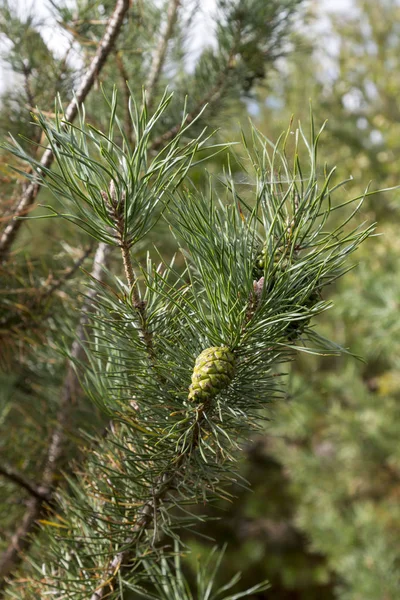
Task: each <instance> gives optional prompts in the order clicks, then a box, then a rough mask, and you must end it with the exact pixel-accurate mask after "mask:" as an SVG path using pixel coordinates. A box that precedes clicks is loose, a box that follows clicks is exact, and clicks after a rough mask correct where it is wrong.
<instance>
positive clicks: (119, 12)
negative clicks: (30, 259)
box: [0, 0, 130, 261]
mask: <svg viewBox="0 0 400 600" xmlns="http://www.w3.org/2000/svg"><path fill="white" fill-rule="evenodd" d="M129 5H130V0H117V2H116V5H115V9H114V12H113V14H112V15H111V17H110V20H109V22H108V25H107V29H106V31H105V33H104V36H103V39H102V40H101V42H100V44H99V46H98V48H97V52H96V54H95V56H94V57H93V59H92V61H91V63H90V65H89V68H88V70H87V72H86V74H85V76H84V77H83V80H82V82H81V85H80V87H79V89H78V91H77V93H76V95H75V97H74V98H73V100H71V102H70V103H69V105H68V107H67V109H66V111H65V120H66V121H68V122H72V121H73V120H74V119H75V117H76V115H77V113H78V108H79V106H80V105H81V104H82V102H83V101H84V100H85V98H86V96H87V95H88V93H89V92H90V90H91V88H92V87H93V84H94V82H95V80H96V78H97V76H98V74H99V72H100V71H101V69H102V67H103V65H104V63H105V62H106V60H107V57H108V55H109V54H110V52H111V50H112V48H113V45H114V42H115V40H116V38H117V36H118V34H119V32H120V31H121V27H122V23H123V20H124V17H125V16H126V14H127V12H128V9H129ZM53 158H54V157H53V153H52V151H51V148H50V147H47V148H46V150H45V152H44V153H43V156H42V159H41V164H42V166H43V167H45V168H49V167H50V166H51V164H52V162H53ZM38 192H39V185H38V184H37V183H34V182H32V183H31V184H30V185H29V186H28V187H27V188H26V190H25V191H24V193H23V194H22V196H21V199H20V201H19V203H18V206H17V209H16V212H15V214H14V217H13V219H12V220H11V221H10V222H9V223H8V225H7V226H6V228H5V230H4V231H3V233H2V235H1V237H0V261H4V260H5V259H6V258H7V256H8V253H9V251H10V249H11V245H12V243H13V241H14V240H15V238H16V236H17V233H18V231H19V228H20V227H21V224H22V220H20V219H18V217H21V216H23V215H25V214H26V213H27V211H28V210H29V209H30V207H31V206H32V205H33V203H34V201H35V199H36V196H37V195H38Z"/></svg>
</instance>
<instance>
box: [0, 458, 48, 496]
mask: <svg viewBox="0 0 400 600" xmlns="http://www.w3.org/2000/svg"><path fill="white" fill-rule="evenodd" d="M0 475H2V476H3V477H5V478H6V479H8V480H9V481H12V482H13V483H15V484H17V485H19V486H20V487H22V488H23V489H24V490H26V491H27V492H29V494H30V495H31V496H33V497H34V498H36V499H38V500H41V501H42V500H43V501H44V500H46V499H47V494H46V492H45V490H43V489H42V488H41V486H39V485H36V483H33V482H32V481H29V480H28V479H27V478H26V477H25V476H24V475H22V474H21V473H20V472H19V471H17V470H16V469H14V467H11V466H9V465H0Z"/></svg>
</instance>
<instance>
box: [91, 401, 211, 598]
mask: <svg viewBox="0 0 400 600" xmlns="http://www.w3.org/2000/svg"><path fill="white" fill-rule="evenodd" d="M211 408H212V403H211V399H208V400H206V401H205V402H204V403H202V404H200V405H199V406H197V407H196V417H195V420H194V423H193V424H192V429H193V432H192V435H191V439H190V441H189V443H188V444H185V445H184V446H182V447H181V452H180V453H179V454H178V455H177V460H176V461H175V465H174V471H173V473H172V474H171V472H165V473H164V474H163V475H161V476H160V477H159V478H158V480H157V482H156V484H155V486H154V488H153V490H152V492H151V500H149V501H147V502H146V503H145V504H144V505H143V506H142V508H141V509H140V510H139V511H138V518H137V522H136V524H135V526H134V527H133V528H132V535H131V536H130V537H129V538H127V539H126V540H125V543H124V544H123V546H127V549H126V550H124V551H122V552H118V553H117V554H115V556H114V557H113V558H112V560H111V563H110V565H109V567H108V568H107V570H106V574H105V576H104V578H103V580H102V581H101V583H100V584H99V585H98V586H97V589H96V591H95V592H94V593H93V594H92V596H91V597H90V600H102V598H106V596H107V594H108V593H109V592H110V591H111V590H113V588H114V587H115V584H116V583H117V582H118V579H119V576H120V571H121V569H122V568H123V566H124V563H127V562H129V559H130V557H131V555H132V549H131V546H132V545H133V543H134V542H135V534H136V539H139V538H140V536H141V535H142V533H144V531H145V530H146V529H148V528H150V527H152V526H153V525H154V521H155V520H156V519H157V516H158V510H159V504H160V502H161V501H162V500H164V499H165V498H166V496H167V495H168V493H169V492H171V491H173V490H174V488H175V485H176V481H177V479H178V478H179V475H183V474H184V469H185V467H186V463H187V462H188V461H190V459H191V458H192V457H193V454H194V452H195V451H196V449H197V448H198V445H199V438H200V432H201V428H202V425H203V424H204V423H205V421H206V419H207V413H208V412H209V410H210V409H211Z"/></svg>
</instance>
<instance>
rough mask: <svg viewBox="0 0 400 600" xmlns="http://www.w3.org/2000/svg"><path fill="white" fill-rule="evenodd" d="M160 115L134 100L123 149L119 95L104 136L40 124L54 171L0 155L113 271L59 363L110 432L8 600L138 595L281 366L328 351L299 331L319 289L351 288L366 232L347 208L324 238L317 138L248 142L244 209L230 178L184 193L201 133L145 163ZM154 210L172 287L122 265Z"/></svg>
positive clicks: (146, 270)
mask: <svg viewBox="0 0 400 600" xmlns="http://www.w3.org/2000/svg"><path fill="white" fill-rule="evenodd" d="M171 100H172V97H171V96H167V95H165V96H164V97H163V98H162V100H161V102H160V104H159V106H158V107H157V108H156V109H155V112H154V114H151V113H148V110H147V106H146V103H145V96H144V100H143V103H142V105H141V106H139V105H138V104H136V103H135V102H134V101H133V100H132V105H131V114H132V121H133V131H134V133H135V138H136V144H135V146H134V147H133V148H132V147H131V146H130V144H129V140H128V139H127V138H126V135H125V131H124V126H123V123H122V122H121V121H120V120H119V119H118V117H117V96H116V94H114V96H113V98H112V100H111V101H110V102H109V110H110V115H111V116H110V123H109V126H108V128H107V132H104V131H101V130H98V129H97V128H95V127H93V126H91V125H89V124H86V122H85V117H84V113H83V112H82V114H81V119H80V122H79V124H78V125H71V124H69V123H68V122H67V121H66V120H65V119H64V118H62V113H58V115H57V116H56V120H55V122H52V121H49V120H48V119H47V118H46V117H44V116H43V115H41V114H39V115H38V117H37V121H38V124H39V126H40V128H41V130H42V131H43V132H44V135H45V137H46V140H47V141H48V143H49V144H50V146H51V148H52V152H53V154H54V158H55V161H56V164H57V167H58V168H57V170H50V169H45V168H44V167H43V164H42V163H41V162H40V161H39V160H38V159H36V158H35V157H32V156H30V155H29V154H27V153H26V151H25V149H24V148H23V147H22V146H21V145H19V144H18V142H17V141H15V140H14V143H13V145H11V146H8V149H9V150H10V151H11V152H13V153H14V154H15V155H16V156H17V158H18V159H19V160H25V161H28V162H29V163H30V165H31V167H32V174H31V175H30V178H31V180H32V182H38V181H40V182H41V183H42V184H43V185H45V186H46V187H47V188H48V189H49V190H50V191H51V192H52V193H53V194H54V195H55V197H56V198H57V199H58V201H60V202H61V203H62V204H63V206H64V208H63V211H62V213H61V212H59V211H57V210H56V209H54V208H53V207H49V210H50V211H51V212H52V213H53V214H54V213H55V214H57V215H58V214H59V215H62V216H64V218H66V219H67V220H69V221H70V222H72V223H74V224H75V225H76V226H78V227H80V228H81V229H83V230H84V231H86V232H90V233H91V235H92V236H93V237H94V238H95V239H97V240H98V241H99V242H100V243H102V244H107V245H110V246H116V247H118V248H119V249H120V253H121V261H122V263H123V267H124V273H125V281H121V280H120V279H119V278H114V279H112V281H111V285H107V286H106V287H104V286H103V285H100V284H99V282H97V281H96V280H95V279H93V281H92V286H93V287H94V288H95V289H97V292H96V294H95V296H94V305H95V308H94V313H93V314H89V315H87V319H88V331H90V335H88V336H87V338H86V340H84V343H83V347H84V351H85V354H86V359H87V360H86V361H81V360H79V359H78V358H77V357H76V356H74V355H73V354H72V355H70V359H71V360H72V361H73V363H74V364H75V368H76V369H77V371H78V373H79V376H80V379H81V381H82V384H83V386H84V389H85V391H86V393H87V395H88V396H89V397H90V398H91V399H92V401H93V402H94V403H95V404H97V405H98V406H99V407H100V408H101V410H102V411H103V412H104V413H105V414H106V415H107V416H108V418H109V419H110V423H109V425H108V426H107V429H106V431H105V433H104V435H103V436H102V438H100V439H97V440H96V443H95V444H94V445H93V447H92V448H91V449H90V450H89V451H88V452H87V456H86V460H85V462H84V463H83V464H82V465H81V467H80V468H79V470H75V471H74V474H73V475H71V476H69V477H68V478H67V479H66V483H65V485H64V486H62V487H61V488H60V489H59V492H58V494H57V496H56V499H55V501H56V502H57V511H56V513H55V514H54V516H53V517H52V521H50V522H47V523H46V522H45V525H46V524H47V527H44V529H43V531H42V533H41V535H40V537H39V538H37V540H36V548H35V551H36V553H38V555H39V557H40V560H39V561H38V560H35V556H34V554H33V555H32V556H31V559H30V561H31V564H32V567H33V568H34V569H35V570H36V576H35V574H33V575H32V577H31V579H30V581H29V584H27V581H26V579H24V586H23V589H20V590H18V586H16V591H15V592H14V595H15V597H20V598H26V597H30V596H38V595H39V596H40V595H43V594H44V593H45V592H51V593H52V594H53V595H56V596H57V595H58V596H59V597H63V596H65V595H67V597H70V598H77V599H78V598H88V597H90V598H92V599H93V600H95V599H97V600H98V599H100V598H105V597H114V598H117V597H120V596H121V595H122V594H123V593H124V591H127V590H133V591H134V590H135V589H137V586H143V585H144V584H143V578H146V576H147V577H148V573H146V572H144V573H143V570H142V569H143V566H144V567H145V568H146V564H147V563H146V562H145V563H143V560H144V559H145V558H146V560H147V561H148V560H150V561H151V562H150V564H152V561H156V560H157V558H158V557H159V555H160V552H164V553H165V555H166V558H165V559H164V560H167V561H168V553H169V552H170V550H169V548H170V547H171V540H172V539H175V540H176V541H177V542H178V543H179V536H178V535H177V534H176V533H175V531H176V527H177V525H180V526H185V527H193V526H194V525H195V523H196V515H195V513H194V512H193V511H191V509H190V506H191V505H193V504H195V503H197V502H199V501H203V502H212V501H213V500H214V499H217V498H224V497H226V496H227V494H228V495H229V486H230V484H231V483H232V481H235V480H236V479H237V473H236V469H235V455H236V453H237V451H238V450H240V448H241V445H242V444H243V442H244V441H245V440H246V439H248V436H249V435H250V433H251V432H252V431H257V430H258V429H259V427H260V418H261V422H262V418H263V410H264V407H265V405H266V404H267V403H268V402H270V400H271V399H272V398H273V397H274V396H275V395H276V394H277V393H278V390H279V387H278V384H277V377H276V375H277V371H276V369H277V368H278V366H279V365H280V363H286V362H287V361H289V360H290V359H291V358H292V357H293V355H294V353H295V351H296V350H297V349H298V348H299V347H300V348H301V345H302V344H304V348H305V349H306V348H307V346H306V340H308V344H310V346H309V347H308V351H312V352H316V353H318V352H324V353H326V352H333V353H335V351H336V346H335V345H334V344H331V343H329V342H327V341H326V340H325V339H324V338H322V337H320V336H318V335H317V334H316V332H315V331H314V330H313V329H312V328H310V327H309V322H310V319H311V318H312V317H314V316H316V315H318V314H319V313H321V312H324V311H325V310H326V309H327V308H329V303H327V302H325V301H324V300H323V299H322V297H321V291H322V289H323V288H324V287H325V286H327V285H329V284H330V283H332V282H333V281H335V280H336V279H337V278H338V277H340V276H341V275H342V274H343V273H345V272H346V270H347V269H348V265H347V264H346V263H347V257H348V255H349V254H351V253H352V252H353V251H355V250H356V249H357V248H358V246H359V244H360V243H361V242H362V241H363V240H364V239H365V238H366V237H368V236H369V235H370V233H371V231H372V228H371V227H367V228H360V226H358V225H357V226H356V227H355V228H354V229H352V228H351V227H350V228H349V227H347V224H348V223H349V221H350V220H351V219H352V215H353V214H354V212H356V211H357V206H356V208H355V211H351V212H350V214H348V210H347V209H348V207H349V204H351V203H352V202H355V201H357V200H359V198H355V199H354V200H350V201H345V202H342V203H341V206H342V208H343V209H344V212H345V215H344V220H343V222H342V223H341V224H340V225H339V226H338V225H335V227H334V229H333V231H332V232H329V220H330V216H331V210H332V202H331V198H332V196H333V195H335V193H336V194H337V192H338V190H340V187H341V186H340V184H335V183H334V182H333V181H332V178H333V174H334V171H331V172H329V173H328V172H325V174H324V175H322V177H321V175H320V170H319V168H318V163H317V148H318V142H319V137H320V135H321V132H318V133H314V130H313V128H312V129H311V139H310V140H308V139H307V137H306V136H305V135H304V134H303V132H302V130H301V129H299V130H298V131H297V132H296V135H295V146H294V148H291V149H289V148H288V149H287V146H288V145H289V142H288V138H290V135H289V134H290V131H288V132H287V134H286V135H285V136H284V137H282V138H281V139H280V141H279V142H278V143H277V144H276V145H271V143H270V142H269V141H268V140H266V139H265V138H263V137H262V136H261V134H260V133H259V132H257V131H256V130H253V131H252V136H251V138H250V139H249V140H246V139H244V148H245V150H246V153H247V163H248V167H247V171H246V170H245V167H244V166H242V168H241V169H242V176H243V177H244V176H246V177H247V178H248V185H251V186H252V188H253V192H252V195H251V196H252V197H251V198H250V200H248V199H247V198H246V197H245V196H244V195H243V193H241V192H240V191H239V190H238V188H237V185H236V184H235V180H234V179H233V178H232V176H231V175H230V174H229V170H228V171H227V173H226V178H225V181H224V188H225V194H224V196H221V195H220V194H219V193H218V191H217V189H216V188H215V185H214V183H213V180H212V179H211V180H210V181H209V185H208V189H206V190H202V189H201V187H199V186H195V185H194V184H193V183H189V182H186V184H185V177H186V174H187V172H188V169H189V168H190V166H191V164H192V163H193V161H194V160H196V162H198V161H199V160H204V159H202V158H201V155H202V152H203V148H204V150H206V151H207V153H210V152H213V151H214V152H215V151H219V150H220V148H219V147H218V146H217V147H214V146H213V145H209V143H208V138H207V137H204V134H203V133H202V134H200V136H198V137H197V138H195V139H194V140H191V141H188V142H184V139H185V136H186V131H187V127H190V126H191V125H189V126H186V125H185V122H186V115H184V117H183V121H182V123H183V126H182V127H181V129H180V131H179V132H178V133H177V134H176V136H175V137H174V138H173V139H172V140H171V141H170V142H169V143H168V144H167V145H166V146H165V147H164V148H163V149H162V150H161V151H160V152H158V153H157V154H155V155H154V156H151V155H149V150H148V148H149V146H151V144H149V140H150V138H151V135H152V132H153V129H155V127H156V124H157V121H158V120H159V119H161V118H162V115H163V112H164V111H166V110H167V109H168V106H169V103H170V102H171ZM60 110H61V109H60ZM290 151H291V152H292V153H293V156H294V159H293V161H292V160H290V159H289V158H287V154H286V152H290ZM303 153H305V154H306V156H307V162H308V166H306V164H305V162H304V157H303ZM246 173H247V174H246ZM182 185H183V187H182ZM335 208H336V209H337V208H338V207H335ZM160 212H161V213H162V214H163V215H164V218H166V219H167V220H168V222H169V224H170V227H171V229H172V232H173V233H174V235H175V236H176V238H177V240H178V243H179V246H180V248H181V250H180V252H182V253H183V256H184V257H185V264H186V266H185V269H184V270H183V271H179V270H177V269H176V268H175V267H174V264H173V263H172V264H168V263H166V262H165V261H164V260H163V259H162V257H160V264H159V265H156V264H154V263H153V261H151V259H150V258H148V260H147V263H146V264H145V265H141V264H140V263H138V264H137V263H136V261H133V259H132V254H134V249H135V246H136V245H137V244H139V243H140V242H141V241H142V239H143V238H144V237H145V236H146V235H147V233H148V232H149V230H150V229H151V228H152V226H153V225H154V223H155V222H156V221H157V219H158V218H159V217H160ZM335 214H336V211H335ZM46 521H47V520H46ZM44 557H47V558H46V559H45V564H46V566H45V567H42V565H43V560H44ZM150 568H151V567H150ZM156 573H157V571H154V570H153V578H154V576H155V577H156V579H157V575H156ZM264 587H265V585H264V584H261V586H260V588H257V587H256V588H254V589H253V591H256V589H263V588H264ZM172 592H173V589H172V588H171V593H172ZM169 597H171V596H169Z"/></svg>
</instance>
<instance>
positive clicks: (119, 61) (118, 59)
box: [115, 52, 133, 141]
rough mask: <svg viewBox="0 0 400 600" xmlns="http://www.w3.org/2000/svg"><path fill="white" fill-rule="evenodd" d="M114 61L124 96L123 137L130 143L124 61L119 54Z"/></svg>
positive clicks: (130, 133) (130, 120)
mask: <svg viewBox="0 0 400 600" xmlns="http://www.w3.org/2000/svg"><path fill="white" fill-rule="evenodd" d="M115 60H116V63H117V69H118V71H119V74H120V76H121V80H122V86H123V87H122V89H123V94H124V105H125V106H124V129H125V135H126V137H127V138H128V140H129V141H132V134H133V125H132V119H131V114H130V110H129V101H130V97H131V95H130V92H129V87H128V80H129V77H128V73H127V71H126V69H125V65H124V61H123V57H122V55H121V52H116V53H115Z"/></svg>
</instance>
